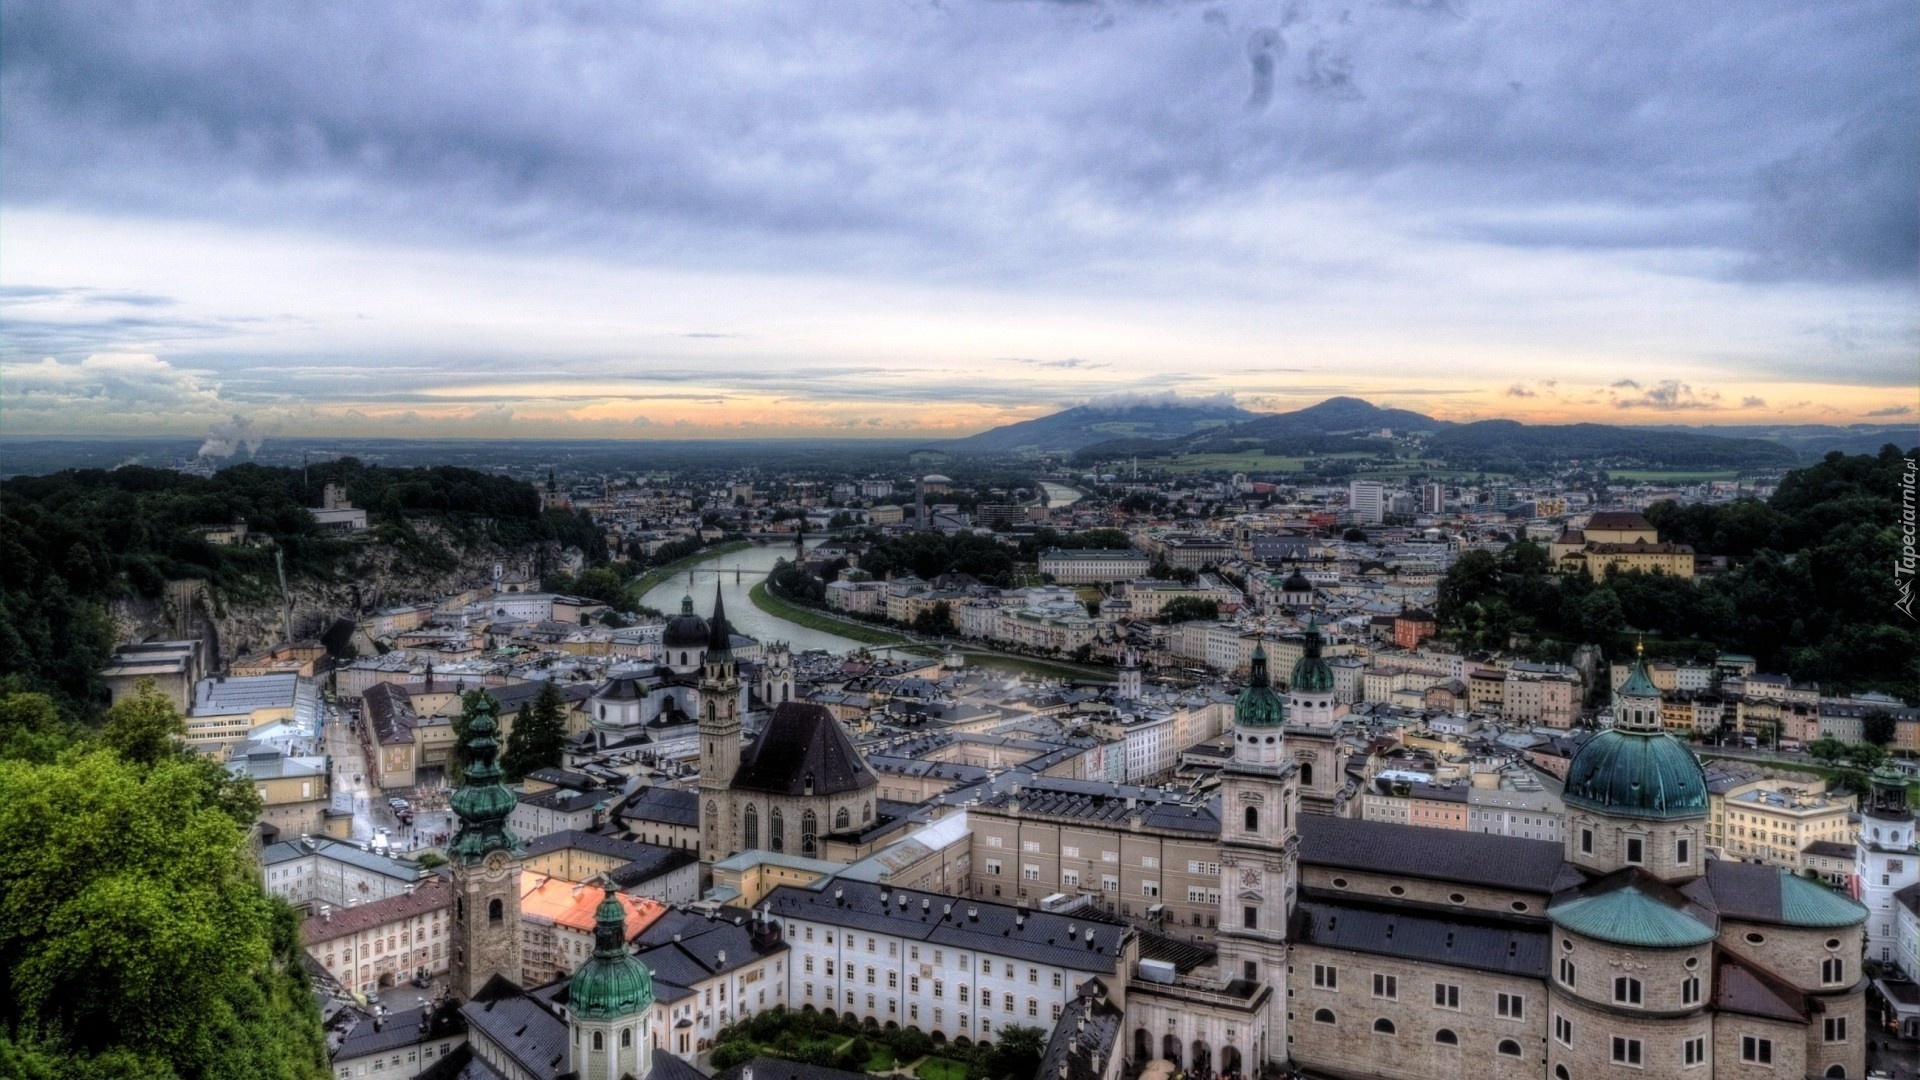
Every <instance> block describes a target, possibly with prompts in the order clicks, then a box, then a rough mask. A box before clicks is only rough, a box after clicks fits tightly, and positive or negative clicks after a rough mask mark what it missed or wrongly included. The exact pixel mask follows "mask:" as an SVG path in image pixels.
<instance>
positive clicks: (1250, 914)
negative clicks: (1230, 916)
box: [1240, 904, 1260, 930]
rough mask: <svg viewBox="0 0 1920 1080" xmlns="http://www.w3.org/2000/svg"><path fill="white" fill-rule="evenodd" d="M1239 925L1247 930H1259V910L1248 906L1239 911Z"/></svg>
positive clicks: (1250, 905)
mask: <svg viewBox="0 0 1920 1080" xmlns="http://www.w3.org/2000/svg"><path fill="white" fill-rule="evenodd" d="M1240 925H1242V926H1244V927H1246V928H1247V929H1249V930H1258V929H1260V909H1259V908H1257V907H1254V906H1253V905H1252V904H1248V905H1247V906H1246V907H1244V908H1242V909H1241V911H1240Z"/></svg>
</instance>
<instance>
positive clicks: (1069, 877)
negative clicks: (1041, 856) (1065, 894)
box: [1060, 870, 1080, 889]
mask: <svg viewBox="0 0 1920 1080" xmlns="http://www.w3.org/2000/svg"><path fill="white" fill-rule="evenodd" d="M1060 884H1061V885H1062V886H1065V887H1067V888H1071V889H1077V888H1079V887H1080V871H1078V870H1062V871H1060Z"/></svg>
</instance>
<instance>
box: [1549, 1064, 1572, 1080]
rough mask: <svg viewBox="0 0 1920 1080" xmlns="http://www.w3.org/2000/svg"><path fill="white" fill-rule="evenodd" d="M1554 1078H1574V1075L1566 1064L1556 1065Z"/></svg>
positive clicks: (1557, 1079) (1567, 1079)
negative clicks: (1568, 1070)
mask: <svg viewBox="0 0 1920 1080" xmlns="http://www.w3.org/2000/svg"><path fill="white" fill-rule="evenodd" d="M1553 1080H1573V1075H1572V1074H1571V1073H1569V1072H1567V1067H1566V1066H1565V1065H1555V1066H1554V1067H1553Z"/></svg>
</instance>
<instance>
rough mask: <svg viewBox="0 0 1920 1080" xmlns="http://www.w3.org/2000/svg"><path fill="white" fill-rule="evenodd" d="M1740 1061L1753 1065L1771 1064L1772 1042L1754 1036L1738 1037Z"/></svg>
mask: <svg viewBox="0 0 1920 1080" xmlns="http://www.w3.org/2000/svg"><path fill="white" fill-rule="evenodd" d="M1740 1060H1741V1061H1749V1062H1752V1063H1753V1064H1755V1065H1771V1064H1773V1040H1772V1039H1762V1038H1760V1037H1758V1036H1755V1035H1742V1036H1740Z"/></svg>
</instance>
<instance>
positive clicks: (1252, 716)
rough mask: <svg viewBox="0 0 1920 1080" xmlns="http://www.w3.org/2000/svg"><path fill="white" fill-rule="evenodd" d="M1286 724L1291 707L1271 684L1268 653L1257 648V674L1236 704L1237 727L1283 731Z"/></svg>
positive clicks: (1236, 699) (1255, 660)
mask: <svg viewBox="0 0 1920 1080" xmlns="http://www.w3.org/2000/svg"><path fill="white" fill-rule="evenodd" d="M1286 720H1287V707H1286V705H1285V704H1283V703H1282V702H1281V701H1280V695H1279V694H1276V693H1274V692H1273V687H1272V686H1271V685H1269V684H1268V682H1267V650H1266V649H1264V648H1262V647H1260V646H1258V645H1255V646H1254V647H1253V671H1252V674H1251V675H1250V676H1249V677H1248V679H1247V688H1246V689H1245V690H1242V691H1240V696H1239V697H1238V698H1235V699H1234V702H1233V723H1234V726H1235V727H1243V728H1259V727H1279V726H1280V725H1281V724H1284V723H1286Z"/></svg>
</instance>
